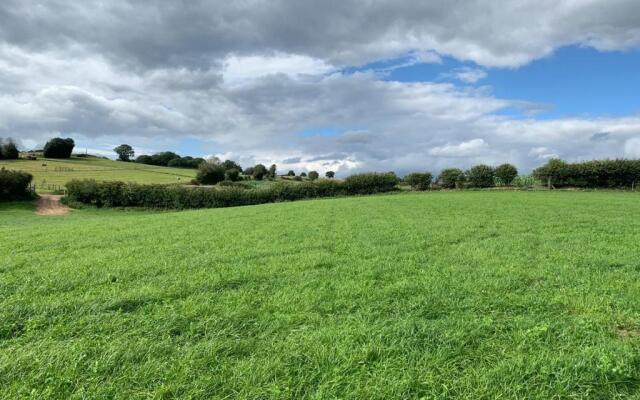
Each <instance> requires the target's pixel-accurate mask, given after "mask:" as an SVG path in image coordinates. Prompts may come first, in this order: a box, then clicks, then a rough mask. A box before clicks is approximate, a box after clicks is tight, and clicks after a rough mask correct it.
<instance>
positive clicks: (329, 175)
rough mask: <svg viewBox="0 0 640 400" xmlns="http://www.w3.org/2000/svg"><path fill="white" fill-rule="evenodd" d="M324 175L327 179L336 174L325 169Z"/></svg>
mask: <svg viewBox="0 0 640 400" xmlns="http://www.w3.org/2000/svg"><path fill="white" fill-rule="evenodd" d="M324 176H326V177H327V178H329V179H333V178H334V177H335V176H336V173H335V172H333V171H327V172H326V173H325V174H324Z"/></svg>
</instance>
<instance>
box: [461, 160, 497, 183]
mask: <svg viewBox="0 0 640 400" xmlns="http://www.w3.org/2000/svg"><path fill="white" fill-rule="evenodd" d="M494 178H495V172H494V170H493V168H492V167H490V166H488V165H484V164H480V165H475V166H473V167H471V169H470V170H469V172H467V180H468V181H469V185H471V187H476V188H487V187H492V186H493V185H494V184H495V182H494V180H495V179H494Z"/></svg>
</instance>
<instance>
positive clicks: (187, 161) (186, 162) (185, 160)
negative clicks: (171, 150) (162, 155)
mask: <svg viewBox="0 0 640 400" xmlns="http://www.w3.org/2000/svg"><path fill="white" fill-rule="evenodd" d="M204 162H205V160H204V158H199V157H198V158H193V157H190V156H186V157H180V158H174V159H173V160H171V161H169V163H168V164H167V167H174V168H190V169H198V167H200V164H202V163H204Z"/></svg>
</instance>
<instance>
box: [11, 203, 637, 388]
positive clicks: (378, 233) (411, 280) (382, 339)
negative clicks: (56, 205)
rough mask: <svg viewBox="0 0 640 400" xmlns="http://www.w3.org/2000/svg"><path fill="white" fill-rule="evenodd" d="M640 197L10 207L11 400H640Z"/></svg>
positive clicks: (14, 205)
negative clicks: (61, 210) (149, 208)
mask: <svg viewBox="0 0 640 400" xmlns="http://www.w3.org/2000/svg"><path fill="white" fill-rule="evenodd" d="M639 199H640V198H639V197H638V194H634V193H615V192H574V193H571V192H464V193H458V192H449V193H446V192H441V193H426V194H399V195H391V196H372V197H360V198H343V199H331V200H314V201H301V202H296V203H280V204H269V205H262V206H252V207H240V208H232V209H214V210H200V211H188V212H165V213H151V212H146V211H127V212H122V211H116V210H92V209H88V210H77V211H73V212H72V213H71V214H69V215H67V216H63V217H49V218H45V217H38V216H35V215H34V214H33V211H32V209H31V208H30V207H31V206H30V205H25V204H19V205H16V204H4V205H0V398H21V397H31V398H40V399H46V398H123V399H125V398H126V399H137V398H193V399H209V398H352V399H362V398H367V399H389V398H466V399H478V398H541V399H548V398H603V399H604V398H607V399H612V398H626V397H631V396H632V395H634V394H636V393H637V390H638V387H639V385H640V351H639V350H638V349H639V348H640V313H639V311H638V310H640V285H639V284H638V282H639V280H640V279H639V278H640V262H639V261H638V260H639V258H638V254H640V219H638V218H630V217H629V216H632V215H638V214H640V201H638V200H639Z"/></svg>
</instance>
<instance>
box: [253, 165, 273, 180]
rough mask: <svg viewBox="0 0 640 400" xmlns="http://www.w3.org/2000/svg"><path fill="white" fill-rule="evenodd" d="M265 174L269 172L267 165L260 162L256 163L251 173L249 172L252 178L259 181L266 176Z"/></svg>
mask: <svg viewBox="0 0 640 400" xmlns="http://www.w3.org/2000/svg"><path fill="white" fill-rule="evenodd" d="M267 174H269V171H267V167H265V166H264V165H262V164H258V165H256V166H255V167H253V173H252V174H251V176H253V179H255V180H257V181H261V180H262V179H264V177H265V176H267Z"/></svg>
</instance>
